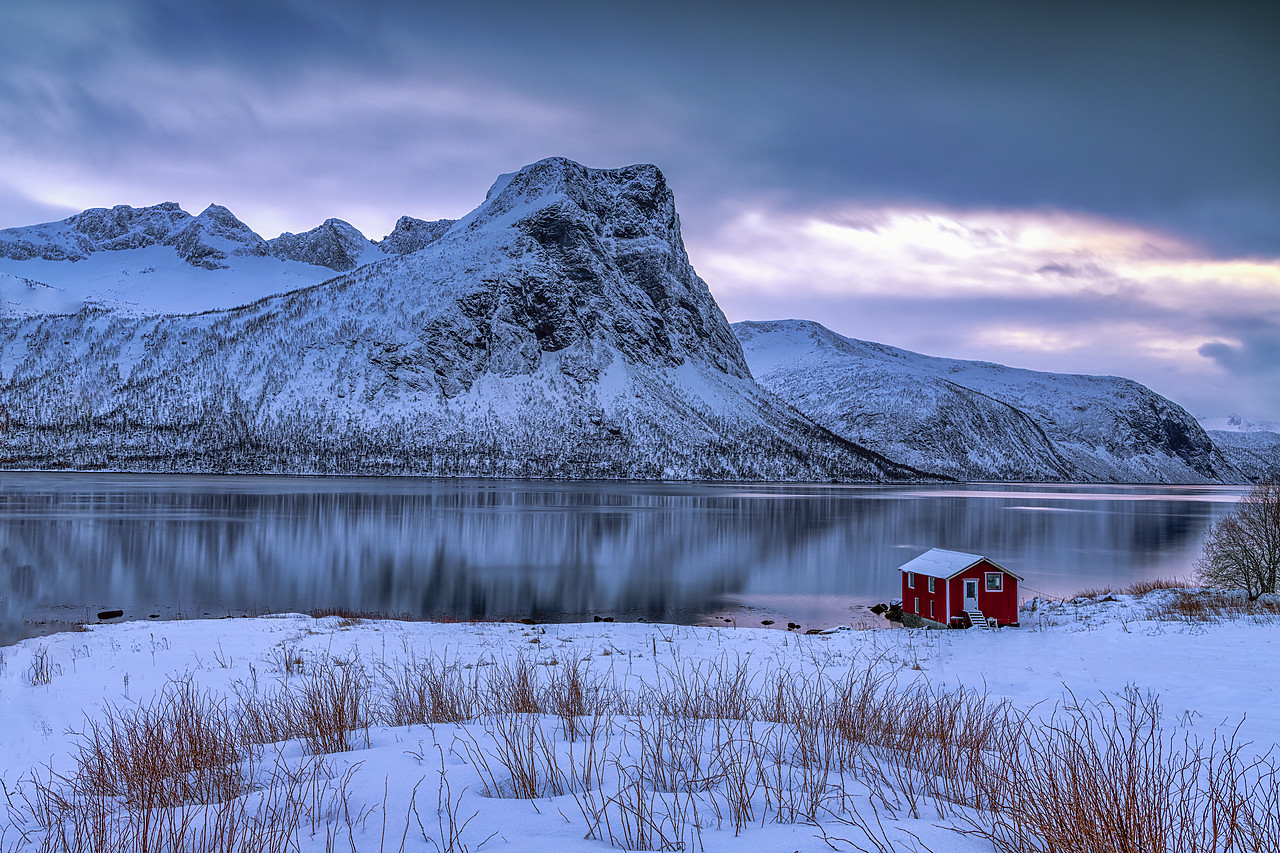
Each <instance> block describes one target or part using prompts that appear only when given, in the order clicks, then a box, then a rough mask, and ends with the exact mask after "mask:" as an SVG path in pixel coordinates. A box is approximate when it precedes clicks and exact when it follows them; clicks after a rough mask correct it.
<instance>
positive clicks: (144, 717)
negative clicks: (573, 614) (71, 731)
mask: <svg viewBox="0 0 1280 853" xmlns="http://www.w3.org/2000/svg"><path fill="white" fill-rule="evenodd" d="M80 740H81V742H80V746H79V748H78V750H77V755H76V766H77V771H76V777H75V787H76V789H77V790H78V791H81V792H84V793H86V794H89V795H92V796H101V797H119V798H122V799H124V800H126V801H128V802H130V803H133V804H135V805H137V806H138V807H139V808H146V809H152V808H173V807H174V806H178V805H181V804H183V803H191V802H197V803H217V802H223V801H227V800H233V799H235V798H237V797H240V796H242V795H244V794H245V793H247V792H248V791H249V790H250V785H251V781H252V780H251V779H250V778H249V777H248V775H247V774H246V773H245V771H244V769H243V766H242V765H243V762H244V760H245V759H246V758H247V757H248V756H249V750H248V748H247V746H248V745H247V743H246V742H245V741H244V740H243V738H242V737H241V735H240V733H239V732H238V731H237V726H236V723H235V721H234V720H233V719H232V717H231V716H230V715H229V714H228V712H227V709H226V707H225V703H223V702H220V701H217V700H214V699H212V698H211V697H209V696H208V695H207V694H205V693H201V692H200V691H198V690H197V689H196V688H195V687H194V686H192V684H191V682H190V681H176V682H170V683H169V684H168V685H166V686H165V688H164V689H163V690H161V692H160V693H159V694H158V695H157V696H156V697H155V699H153V700H152V701H151V702H149V703H147V704H143V705H140V706H139V707H137V708H135V709H132V710H128V711H122V710H120V709H119V708H116V707H113V706H109V707H108V708H107V710H106V713H105V715H104V716H103V718H102V719H100V720H92V719H91V720H89V722H88V727H87V728H86V730H85V731H84V732H83V733H82V734H81V735H80Z"/></svg>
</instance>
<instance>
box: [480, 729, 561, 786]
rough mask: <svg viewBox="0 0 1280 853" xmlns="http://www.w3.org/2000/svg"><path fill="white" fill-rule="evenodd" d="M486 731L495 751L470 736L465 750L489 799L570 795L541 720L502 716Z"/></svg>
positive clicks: (553, 748) (551, 741)
mask: <svg viewBox="0 0 1280 853" xmlns="http://www.w3.org/2000/svg"><path fill="white" fill-rule="evenodd" d="M484 730H485V734H486V735H488V736H489V737H491V738H492V739H493V748H492V749H489V748H486V747H485V746H483V745H482V744H481V743H480V741H479V740H478V739H477V738H476V737H475V736H474V735H473V734H470V733H468V734H467V740H466V741H465V742H464V747H465V749H466V751H467V756H468V757H469V758H470V759H471V763H472V764H473V765H474V766H475V767H476V769H477V770H478V771H479V772H480V778H481V780H482V781H483V783H484V789H485V790H484V792H485V795H486V796H489V797H504V798H508V797H509V798H513V799H520V800H533V799H538V798H540V797H558V796H561V795H563V794H565V793H568V792H569V789H570V780H569V777H568V775H567V774H566V773H565V772H564V770H563V769H561V767H560V762H559V761H558V760H557V751H556V748H555V742H554V739H553V738H552V737H551V736H549V735H548V734H547V732H546V730H545V729H544V728H543V725H542V720H541V718H540V717H538V716H537V715H534V714H499V715H497V716H494V717H491V718H487V719H486V720H485V722H484Z"/></svg>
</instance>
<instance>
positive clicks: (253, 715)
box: [237, 658, 373, 755]
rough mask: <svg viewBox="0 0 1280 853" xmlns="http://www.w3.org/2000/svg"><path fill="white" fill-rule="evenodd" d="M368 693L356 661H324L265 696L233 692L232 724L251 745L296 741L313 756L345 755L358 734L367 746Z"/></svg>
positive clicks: (364, 675) (366, 681) (369, 687)
mask: <svg viewBox="0 0 1280 853" xmlns="http://www.w3.org/2000/svg"><path fill="white" fill-rule="evenodd" d="M371 691H372V680H371V679H370V677H369V674H368V672H366V671H365V669H364V667H363V666H362V665H361V664H360V662H359V660H355V661H343V662H339V661H335V660H333V659H331V658H330V659H325V660H323V661H320V662H319V663H316V664H313V665H312V666H311V667H310V669H309V671H308V672H307V674H306V675H305V676H304V677H302V678H300V679H298V680H296V681H294V682H293V683H292V684H290V685H281V686H279V687H277V688H275V689H274V690H272V691H269V692H268V693H267V694H266V695H265V696H258V695H256V694H254V693H253V692H252V691H251V690H248V689H245V688H244V687H243V686H240V687H238V688H237V696H238V698H239V701H240V709H239V713H238V714H237V723H238V725H239V727H240V731H241V733H242V734H243V736H244V737H245V738H246V739H247V740H249V741H252V742H254V743H276V742H278V741H282V740H295V739H296V740H302V741H303V742H304V743H305V744H306V746H307V749H308V750H309V751H310V752H311V754H312V755H324V754H327V753H334V752H347V751H349V750H351V749H353V748H354V745H355V742H354V741H353V740H352V738H353V736H356V735H359V734H361V733H362V734H363V741H364V745H365V746H368V743H369V726H370V725H372V723H373V708H372V700H371V695H370V694H371Z"/></svg>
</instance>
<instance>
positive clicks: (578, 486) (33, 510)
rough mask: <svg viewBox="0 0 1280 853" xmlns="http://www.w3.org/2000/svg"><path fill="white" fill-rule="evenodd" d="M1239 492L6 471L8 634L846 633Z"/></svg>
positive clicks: (1092, 559)
mask: <svg viewBox="0 0 1280 853" xmlns="http://www.w3.org/2000/svg"><path fill="white" fill-rule="evenodd" d="M1242 493H1243V489H1240V488H1229V487H1119V486H1117V487H1108V486H1069V487H1068V486H1044V485H1033V486H1008V485H995V486H993V485H969V486H961V487H955V486H949V487H938V488H934V487H924V488H922V487H918V486H911V487H882V486H828V485H759V484H748V485H743V484H668V483H613V482H609V483H581V482H573V483H560V482H545V481H492V480H486V481H477V480H414V479H336V478H334V479H318V478H294V477H210V476H147V475H127V474H110V475H98V474H54V473H33V474H24V473H18V474H13V473H0V639H2V640H4V641H6V642H11V641H13V640H15V639H18V638H21V637H24V636H31V635H33V634H38V633H43V632H46V631H48V630H50V629H51V628H56V627H64V626H65V624H66V622H69V621H83V620H85V619H90V620H93V619H95V618H96V614H97V613H98V611H99V610H103V609H108V608H120V609H123V610H124V611H125V618H139V619H145V618H148V617H151V616H152V615H153V614H154V615H155V616H157V617H174V616H201V615H204V614H209V615H214V616H221V615H225V614H228V613H232V614H235V613H246V612H247V613H261V612H276V611H304V612H305V611H310V610H312V609H315V608H347V609H351V610H360V611H381V612H386V613H396V614H399V613H405V614H412V615H415V616H451V617H461V618H501V617H525V616H532V617H534V618H538V619H544V620H555V619H575V618H576V619H581V618H588V619H589V618H591V617H592V616H593V615H602V616H604V615H612V616H615V617H616V618H619V619H636V618H641V617H643V618H647V619H663V620H673V621H682V622H699V621H705V620H707V619H713V618H714V619H719V618H724V617H728V618H730V619H734V620H736V621H737V623H738V624H758V622H759V621H760V619H761V618H768V617H770V616H781V617H782V619H783V620H787V619H793V620H795V621H797V622H800V623H801V624H804V625H805V626H806V627H808V626H810V625H824V624H834V623H840V622H849V623H852V622H856V621H858V620H860V619H866V618H868V617H869V614H867V613H866V611H865V609H863V606H864V605H866V604H871V603H874V602H877V601H885V600H887V599H889V598H890V597H892V596H894V595H895V594H896V592H897V589H898V574H897V567H898V566H899V565H901V564H902V563H904V562H906V561H907V560H909V559H910V558H912V557H914V556H916V555H917V554H919V553H921V552H923V551H925V550H926V549H928V548H931V547H941V548H950V549H954V550H959V551H970V552H977V553H981V554H985V555H988V556H990V557H992V558H993V559H995V560H997V561H998V562H1000V563H1003V564H1004V565H1005V566H1007V567H1009V568H1010V569H1012V570H1014V571H1015V572H1018V573H1019V574H1022V575H1023V576H1024V577H1026V579H1027V580H1026V583H1025V584H1024V591H1026V592H1027V594H1028V595H1031V594H1034V593H1037V592H1038V593H1044V594H1048V595H1067V594H1070V593H1072V592H1075V591H1077V590H1079V589H1081V588H1083V587H1090V586H1095V587H1096V586H1106V585H1123V584H1127V583H1130V582H1132V581H1134V580H1138V579H1142V578H1150V577H1167V576H1186V575H1187V574H1188V573H1189V572H1190V570H1191V565H1192V563H1193V562H1194V561H1195V559H1196V558H1197V557H1198V556H1199V551H1200V540H1201V537H1202V535H1203V533H1204V529H1205V526H1206V525H1207V524H1208V523H1209V522H1210V521H1212V520H1213V519H1215V518H1217V517H1220V516H1221V515H1222V514H1224V513H1226V512H1228V511H1229V510H1230V508H1231V503H1232V502H1233V501H1235V500H1236V498H1238V497H1239V496H1240V495H1241V494H1242Z"/></svg>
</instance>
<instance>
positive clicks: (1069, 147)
mask: <svg viewBox="0 0 1280 853" xmlns="http://www.w3.org/2000/svg"><path fill="white" fill-rule="evenodd" d="M1051 5H1055V6H1057V7H1058V8H1057V9H1056V10H1055V9H1053V8H1049V7H1050V6H1051ZM1269 5H1272V4H1266V3H1257V2H1250V3H1239V4H1233V3H1230V2H1215V3H1200V4H1176V3H1168V2H1164V3H1150V4H1143V3H1123V2H1121V3H1105V4H1104V3H1099V4H1096V5H1093V4H1089V3H1084V2H1080V3H1070V4H1066V3H1063V4H1042V3H1026V2H1019V3H983V2H976V3H975V2H964V3H957V2H939V3H931V2H929V3H926V2H910V0H901V2H892V3H874V2H872V3H859V2H852V0H850V2H844V3H814V2H804V0H799V2H797V0H791V2H787V3H781V2H778V3H768V4H758V3H753V2H750V0H737V2H710V3H696V2H691V0H685V2H666V0H649V1H648V2H643V3H637V2H612V0H595V2H583V3H566V2H539V3H498V2H486V0H468V2H461V3H458V2H455V3H447V4H445V3H439V4H437V3H430V2H414V3H392V2H377V0H363V2H353V0H342V2H330V0H284V1H283V2H281V0H216V2H203V0H133V1H132V2H129V0H88V1H87V2H75V0H43V2H41V3H18V2H14V3H7V2H6V3H3V4H0V163H3V166H2V167H0V227H4V226H10V225H22V224H30V223H34V222H38V221H45V220H50V219H59V218H62V217H64V216H66V215H68V214H70V213H73V212H76V211H79V210H81V209H84V208H86V207H94V206H110V205H113V204H121V203H126V204H134V205H143V204H154V203H156V202H159V201H166V200H172V201H178V202H180V203H181V204H182V205H183V207H185V208H186V209H188V210H191V211H199V210H201V209H203V208H204V207H205V206H206V205H207V204H208V203H210V202H218V203H221V204H225V205H227V206H228V207H230V208H231V209H232V210H233V211H235V212H236V213H237V214H238V215H239V216H240V218H241V219H243V220H245V221H246V222H248V223H249V225H251V226H252V227H254V228H255V229H256V230H257V231H259V232H260V233H262V234H264V235H265V236H274V235H275V234H277V233H279V232H280V231H283V230H290V231H301V230H305V229H308V228H311V227H313V226H315V225H316V224H318V223H319V222H320V221H321V220H323V219H325V218H326V217H329V216H337V217H340V218H343V219H346V220H348V221H350V222H352V223H353V224H355V225H356V226H357V227H359V228H360V229H361V230H363V231H364V232H365V233H366V234H368V235H370V236H371V237H381V236H382V235H384V234H386V233H387V232H388V231H389V230H390V228H391V226H392V224H393V223H394V222H395V219H396V218H397V217H399V216H400V215H401V214H410V215H413V216H418V217H422V218H427V219H433V218H439V217H457V216H460V215H462V214H463V213H465V212H467V211H468V210H470V209H471V208H473V207H474V206H475V205H476V204H478V203H479V202H480V201H481V200H482V199H483V196H484V192H485V190H486V189H487V188H488V187H489V185H490V184H491V183H492V181H493V179H494V178H495V177H496V176H497V175H498V174H499V173H502V172H509V171H512V170H514V169H516V168H519V167H520V166H521V165H524V164H526V163H529V162H532V161H534V160H538V159H541V158H543V157H546V156H551V155H561V156H567V157H570V158H573V159H575V160H578V161H580V162H582V163H584V164H586V165H589V166H602V167H608V166H620V165H625V164H628V163H634V162H652V163H656V164H658V165H659V166H660V167H661V168H662V169H663V171H664V172H665V173H666V175H667V177H668V180H669V181H670V183H671V185H672V187H673V188H674V189H675V191H676V195H677V202H678V204H679V208H680V210H681V216H682V220H683V224H684V229H685V239H686V243H687V245H688V249H689V253H690V256H691V258H692V259H693V262H694V265H695V266H696V267H697V268H698V270H699V272H700V273H701V274H702V276H703V277H704V278H705V279H706V280H707V281H708V283H709V285H710V286H711V290H712V292H713V293H714V294H715V296H716V298H717V299H718V300H719V302H720V304H721V306H722V307H723V308H724V310H725V313H726V314H728V316H729V319H731V320H741V319H770V318H781V317H804V318H809V319H816V320H819V321H821V322H823V323H825V324H826V325H828V326H830V327H831V328H833V329H835V330H836V331H838V332H841V333H843V334H846V335H850V336H854V337H860V338H866V339H871V340H877V341H882V342H885V343H890V344H894V345H897V346H903V347H907V348H909V349H914V350H918V351H922V352H927V353H931V354H936V355H945V356H952V357H961V358H981V359H987V360H992V361H999V362H1003V363H1007V364H1012V365H1017V366H1024V367H1034V368H1041V369H1050V370H1058V371H1073V372H1087V373H1113V374H1120V375H1125V376H1130V377H1133V378H1135V379H1138V380H1140V381H1142V382H1144V383H1146V384H1148V385H1150V386H1151V387H1152V388H1154V389H1155V390H1157V391H1159V392H1161V393H1163V394H1165V395H1167V396H1170V397H1172V398H1173V399H1175V400H1176V401H1178V402H1180V403H1182V404H1183V405H1184V406H1186V407H1187V408H1188V409H1189V410H1190V411H1191V412H1192V413H1193V414H1196V415H1199V416H1206V417H1213V416H1222V415H1226V414H1228V413H1231V412H1237V413H1239V414H1241V415H1244V416H1246V417H1252V418H1268V419H1271V420H1280V96H1278V95H1277V92H1278V91H1280V49H1277V47H1276V45H1277V44H1280V23H1278V20H1280V13H1277V12H1275V10H1274V9H1271V10H1270V13H1268V9H1267V7H1268V6H1269Z"/></svg>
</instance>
